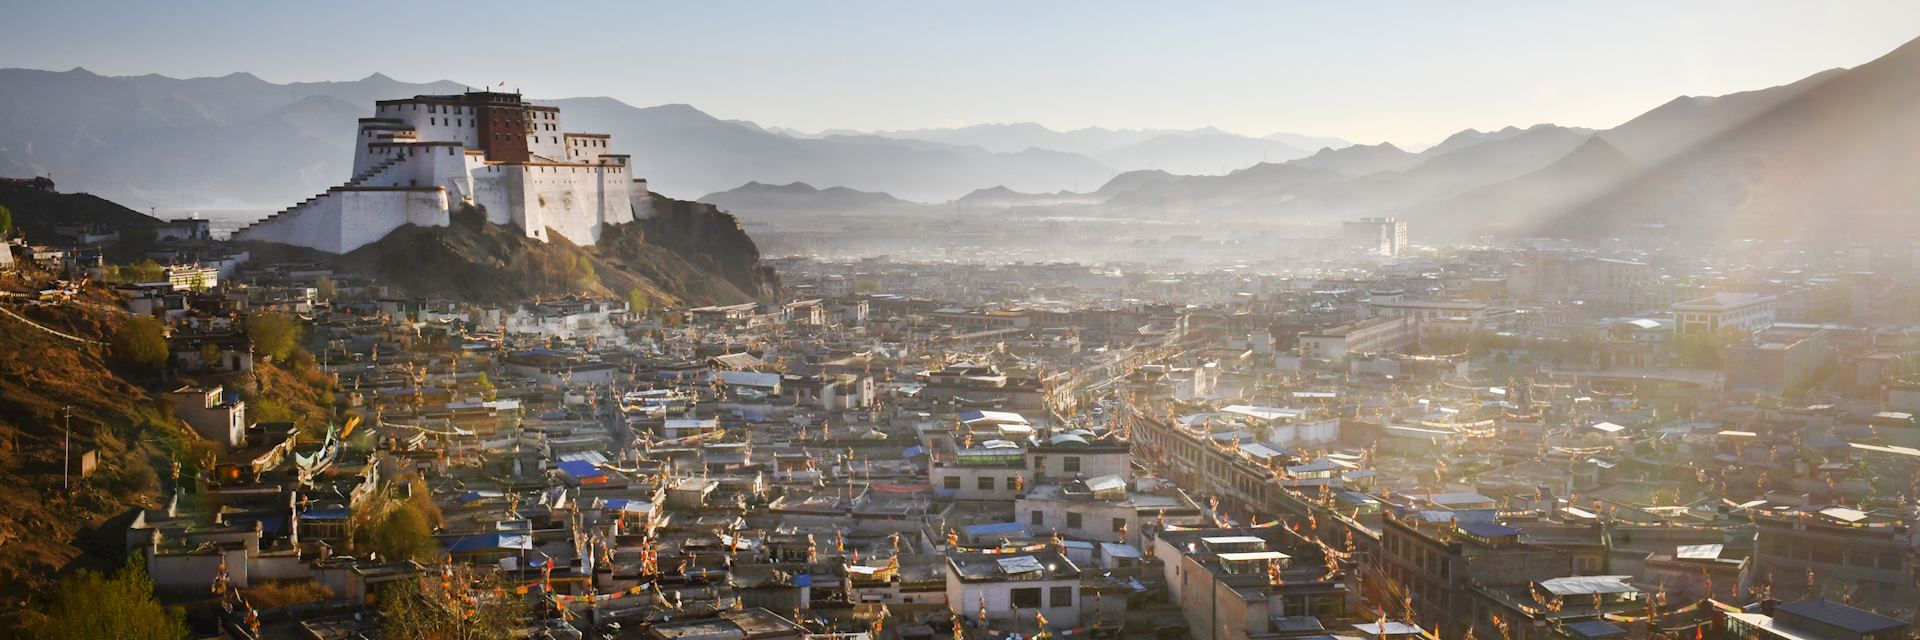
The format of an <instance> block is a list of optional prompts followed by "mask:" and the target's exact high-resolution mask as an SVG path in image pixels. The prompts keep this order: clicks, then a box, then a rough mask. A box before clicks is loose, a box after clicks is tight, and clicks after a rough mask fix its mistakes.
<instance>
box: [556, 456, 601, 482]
mask: <svg viewBox="0 0 1920 640" xmlns="http://www.w3.org/2000/svg"><path fill="white" fill-rule="evenodd" d="M559 464H560V470H561V471H564V472H566V474H567V475H570V476H573V477H575V478H593V477H598V476H604V475H607V474H606V473H604V472H602V471H600V468H599V467H597V466H594V464H593V463H591V462H588V461H585V460H561V461H560V463H559Z"/></svg>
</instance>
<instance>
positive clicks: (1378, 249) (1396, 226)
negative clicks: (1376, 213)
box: [1340, 218, 1407, 257]
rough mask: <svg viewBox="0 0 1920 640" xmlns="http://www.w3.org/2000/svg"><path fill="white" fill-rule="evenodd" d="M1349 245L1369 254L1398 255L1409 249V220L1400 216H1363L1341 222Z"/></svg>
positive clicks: (1342, 230) (1342, 235)
mask: <svg viewBox="0 0 1920 640" xmlns="http://www.w3.org/2000/svg"><path fill="white" fill-rule="evenodd" d="M1340 237H1341V239H1342V241H1343V242H1345V243H1346V244H1347V246H1350V247H1353V248H1356V249H1359V250H1360V251H1361V252H1362V253H1365V254H1367V255H1379V256H1388V257H1393V256H1398V255H1400V253H1401V252H1403V251H1405V250H1406V249H1407V221H1405V220H1401V219H1398V218H1361V219H1359V220H1349V221H1346V222H1343V223H1341V224H1340Z"/></svg>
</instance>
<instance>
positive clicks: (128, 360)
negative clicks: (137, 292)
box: [111, 316, 168, 373]
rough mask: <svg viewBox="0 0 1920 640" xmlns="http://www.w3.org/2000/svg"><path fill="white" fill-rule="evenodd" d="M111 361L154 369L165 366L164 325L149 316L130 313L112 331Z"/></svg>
mask: <svg viewBox="0 0 1920 640" xmlns="http://www.w3.org/2000/svg"><path fill="white" fill-rule="evenodd" d="M111 347H112V353H113V359H114V361H116V362H118V363H120V365H121V366H124V367H127V368H130V369H137V370H140V371H146V372H149V373H153V372H158V371H160V369H161V368H163V367H165V366H167V357H168V351H167V328H166V325H163V324H161V323H160V319H159V318H155V317H153V316H134V317H132V318H129V319H128V320H127V321H126V322H125V323H123V324H121V325H120V328H119V330H116V331H114V332H113V340H112V341H111Z"/></svg>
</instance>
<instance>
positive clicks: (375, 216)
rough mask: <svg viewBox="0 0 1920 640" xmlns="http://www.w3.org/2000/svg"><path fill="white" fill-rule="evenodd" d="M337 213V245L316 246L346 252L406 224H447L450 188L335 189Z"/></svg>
mask: <svg viewBox="0 0 1920 640" xmlns="http://www.w3.org/2000/svg"><path fill="white" fill-rule="evenodd" d="M330 195H331V196H332V197H335V198H337V199H338V201H339V204H338V205H337V206H336V210H337V213H335V214H334V215H332V216H329V217H331V218H333V219H335V220H337V221H338V223H339V229H338V231H337V232H336V233H335V235H334V238H333V239H335V240H336V242H335V244H336V247H335V248H328V247H315V248H317V249H321V250H324V251H330V252H333V253H346V252H349V251H352V250H354V249H358V248H360V247H362V246H366V245H367V244H370V243H373V242H376V241H378V240H380V239H381V238H385V237H387V234H389V233H393V230H394V229H398V228H400V227H401V226H402V225H406V224H413V225H418V226H423V227H444V226H447V209H446V206H447V205H446V202H447V198H446V192H445V191H443V190H439V189H382V190H374V191H367V190H352V191H335V192H333V193H332V194H330Z"/></svg>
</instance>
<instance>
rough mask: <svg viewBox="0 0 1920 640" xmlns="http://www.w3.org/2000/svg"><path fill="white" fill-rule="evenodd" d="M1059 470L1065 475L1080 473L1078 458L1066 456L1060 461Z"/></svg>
mask: <svg viewBox="0 0 1920 640" xmlns="http://www.w3.org/2000/svg"><path fill="white" fill-rule="evenodd" d="M1060 468H1062V469H1065V470H1066V471H1067V473H1080V456H1067V457H1066V458H1065V459H1062V460H1061V461H1060Z"/></svg>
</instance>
